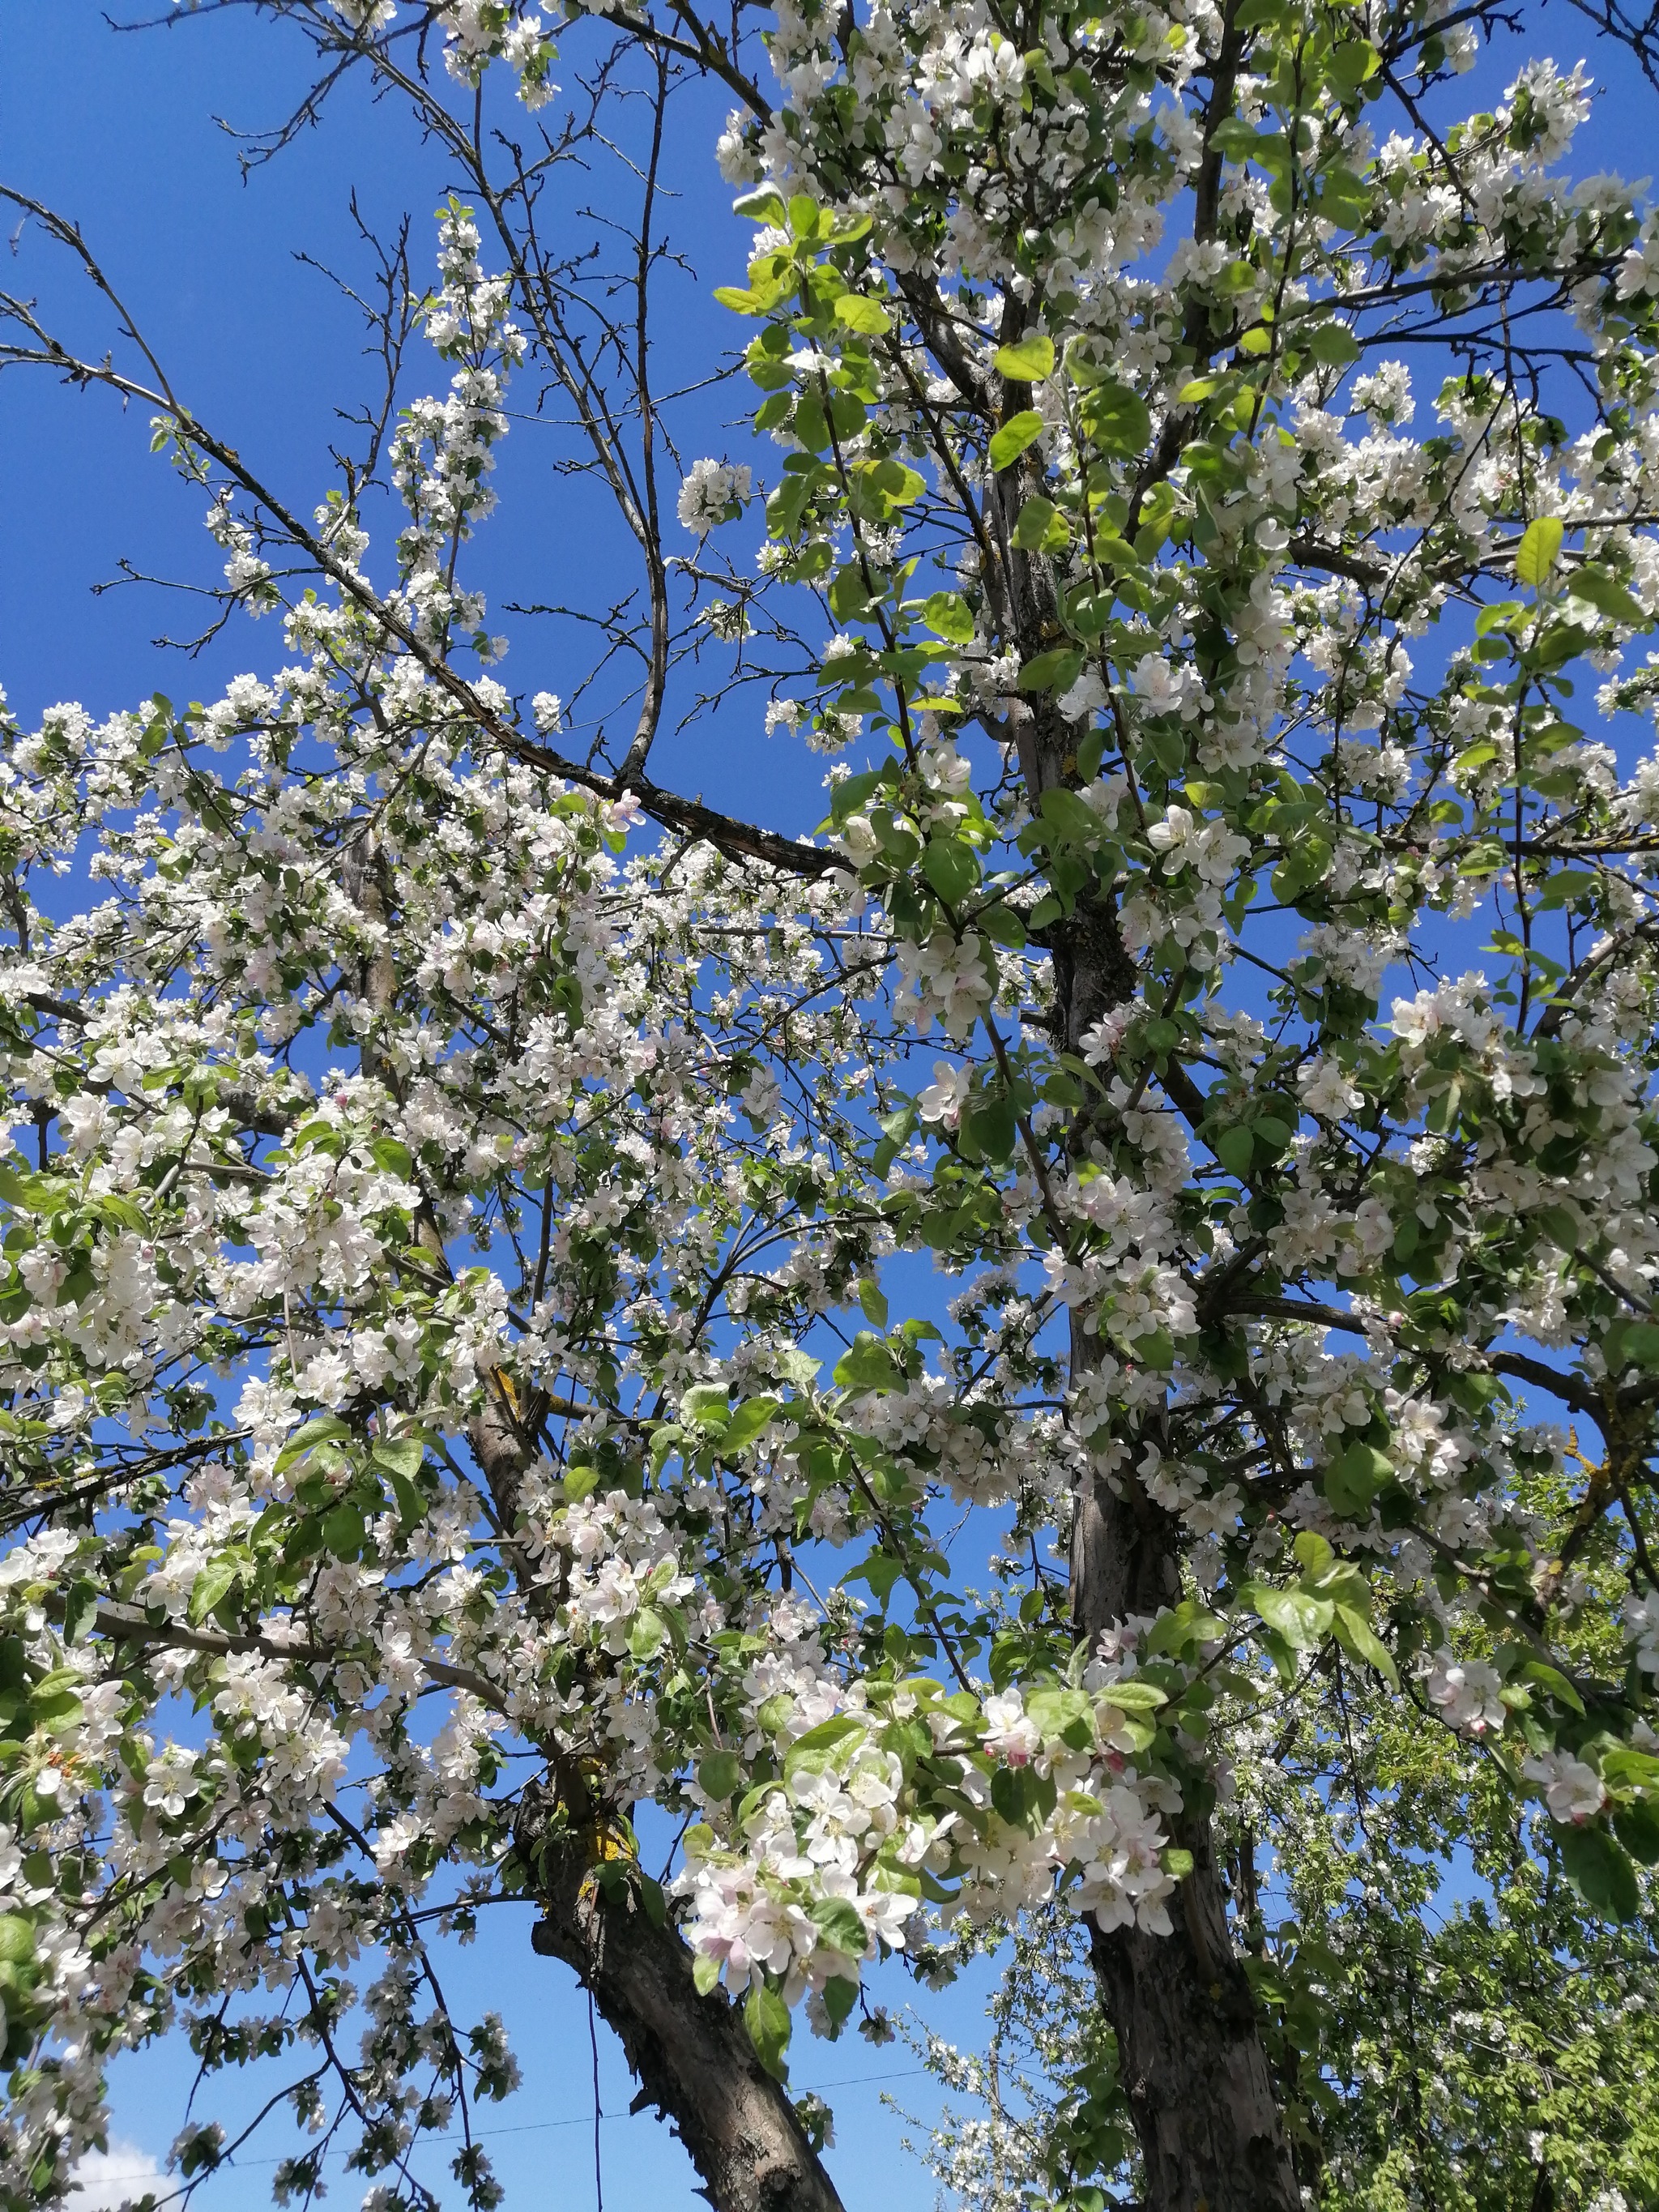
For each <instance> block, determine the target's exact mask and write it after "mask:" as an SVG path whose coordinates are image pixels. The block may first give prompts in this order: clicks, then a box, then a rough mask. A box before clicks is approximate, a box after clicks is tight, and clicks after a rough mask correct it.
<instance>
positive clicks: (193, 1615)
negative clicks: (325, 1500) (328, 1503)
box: [190, 1515, 362, 1628]
mask: <svg viewBox="0 0 1659 2212" xmlns="http://www.w3.org/2000/svg"><path fill="white" fill-rule="evenodd" d="M329 1517H330V1519H332V1518H333V1516H332V1515H331V1516H329ZM324 1526H325V1528H326V1526H327V1523H326V1522H325V1524H324ZM358 1526H359V1527H360V1528H361V1527H362V1522H359V1523H358ZM241 1573H242V1570H241V1568H240V1565H238V1563H237V1562H236V1561H235V1560H234V1559H210V1560H209V1561H208V1563H207V1565H206V1566H204V1568H203V1569H202V1571H201V1572H200V1574H198V1575H197V1577H196V1580H195V1581H194V1583H191V1592H190V1624H191V1627H192V1628H199V1627H200V1626H201V1625H202V1623H203V1622H204V1620H206V1619H207V1617H208V1615H209V1613H211V1612H212V1611H213V1609H214V1607H216V1605H218V1604H220V1603H221V1602H222V1600H223V1599H224V1598H225V1597H226V1596H227V1595H228V1594H229V1592H230V1590H231V1589H232V1587H233V1586H234V1584H235V1583H237V1582H239V1581H240V1579H241Z"/></svg>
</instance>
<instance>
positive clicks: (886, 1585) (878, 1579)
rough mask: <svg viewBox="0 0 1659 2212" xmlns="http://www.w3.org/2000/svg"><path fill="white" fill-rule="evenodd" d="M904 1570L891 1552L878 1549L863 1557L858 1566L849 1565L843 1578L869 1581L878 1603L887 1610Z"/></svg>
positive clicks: (844, 1579) (856, 1581) (850, 1580)
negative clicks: (889, 1600) (888, 1602)
mask: <svg viewBox="0 0 1659 2212" xmlns="http://www.w3.org/2000/svg"><path fill="white" fill-rule="evenodd" d="M903 1572H904V1568H903V1565H902V1562H901V1561H899V1560H897V1559H895V1558H894V1557H893V1555H892V1553H890V1552H883V1551H879V1550H878V1551H874V1552H872V1553H871V1554H870V1556H869V1558H868V1559H861V1560H860V1562H859V1564H858V1565H857V1566H855V1567H849V1568H848V1571H847V1572H846V1573H845V1574H844V1575H843V1576H842V1582H843V1583H869V1585H870V1588H871V1589H872V1592H873V1593H874V1595H875V1600H876V1603H877V1604H878V1606H880V1607H881V1608H882V1610H883V1611H884V1612H885V1611H886V1608H887V1601H888V1599H889V1598H890V1596H891V1595H892V1594H893V1585H894V1583H896V1581H897V1580H898V1578H899V1577H900V1576H901V1575H902V1573H903Z"/></svg>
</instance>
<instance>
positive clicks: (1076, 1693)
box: [1025, 1688, 1095, 1751]
mask: <svg viewBox="0 0 1659 2212" xmlns="http://www.w3.org/2000/svg"><path fill="white" fill-rule="evenodd" d="M1025 1711H1026V1715H1027V1717H1028V1718H1029V1719H1030V1723H1031V1725H1032V1726H1033V1727H1034V1728H1035V1729H1036V1730H1037V1732H1038V1733H1039V1734H1040V1735H1041V1736H1042V1740H1043V1741H1044V1742H1045V1743H1053V1742H1055V1741H1059V1742H1060V1743H1064V1744H1067V1745H1069V1746H1070V1747H1071V1748H1072V1749H1073V1751H1086V1750H1087V1749H1088V1748H1089V1747H1090V1745H1091V1744H1092V1743H1093V1741H1094V1740H1095V1706H1094V1700H1093V1699H1092V1698H1091V1697H1090V1696H1089V1694H1088V1692H1086V1691H1085V1690H1067V1689H1057V1688H1056V1689H1039V1690H1033V1691H1031V1692H1030V1694H1029V1696H1028V1697H1027V1698H1026V1700H1025Z"/></svg>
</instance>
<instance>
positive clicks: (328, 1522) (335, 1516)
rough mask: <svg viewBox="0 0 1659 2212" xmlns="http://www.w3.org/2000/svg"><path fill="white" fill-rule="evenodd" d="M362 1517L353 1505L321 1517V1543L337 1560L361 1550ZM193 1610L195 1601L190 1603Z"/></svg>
mask: <svg viewBox="0 0 1659 2212" xmlns="http://www.w3.org/2000/svg"><path fill="white" fill-rule="evenodd" d="M363 1534H364V1531H363V1516H362V1514H361V1513H360V1512H359V1511H358V1510H357V1508H356V1506H355V1505H337V1506H335V1507H334V1509H333V1510H332V1511H331V1512H329V1513H325V1515H324V1516H323V1542H324V1543H325V1545H326V1546H327V1547H328V1549H329V1550H330V1551H331V1552H332V1553H333V1554H334V1556H335V1558H336V1559H356V1557H357V1555H358V1553H360V1552H361V1551H362V1548H363ZM194 1606H195V1600H194V1598H192V1599H191V1608H192V1610H193V1609H194Z"/></svg>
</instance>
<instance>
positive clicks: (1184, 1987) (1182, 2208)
mask: <svg viewBox="0 0 1659 2212" xmlns="http://www.w3.org/2000/svg"><path fill="white" fill-rule="evenodd" d="M1054 968H1055V981H1056V985H1057V988H1058V994H1059V1006H1060V1015H1061V1018H1062V1019H1063V1021H1064V1024H1065V1031H1064V1036H1065V1044H1066V1048H1067V1049H1068V1050H1070V1051H1073V1052H1075V1051H1077V1050H1078V1049H1079V1040H1080V1039H1081V1037H1082V1035H1083V1032H1084V1030H1085V1029H1087V1028H1088V1027H1089V1026H1090V1025H1091V1024H1092V1023H1094V1022H1096V1021H1097V1020H1098V1019H1099V1018H1100V1017H1101V1015H1102V1014H1103V1013H1104V1012H1107V1011H1108V1010H1109V1008H1110V1007H1112V1006H1116V1005H1120V1004H1121V1002H1122V1001H1123V1000H1125V999H1126V998H1127V997H1128V996H1129V994H1130V993H1131V992H1132V991H1133V987H1134V982H1135V975H1134V969H1133V963H1131V962H1130V961H1129V960H1128V958H1127V955H1126V953H1125V951H1124V949H1123V945H1122V942H1121V939H1120V938H1119V935H1118V933H1117V928H1116V920H1115V915H1114V914H1113V913H1112V912H1111V910H1110V909H1109V908H1107V907H1105V906H1104V905H1103V904H1097V905H1095V906H1093V907H1087V906H1080V907H1079V912H1078V915H1077V916H1076V917H1075V919H1074V920H1073V922H1072V924H1071V925H1070V927H1068V928H1067V929H1066V932H1065V933H1064V937H1063V939H1061V940H1060V941H1059V942H1057V943H1056V944H1055V946H1054ZM1095 1357H1096V1353H1095V1346H1094V1342H1093V1340H1091V1338H1089V1337H1088V1336H1086V1335H1085V1333H1084V1331H1083V1330H1082V1328H1079V1327H1078V1326H1076V1325H1075V1324H1074V1325H1073V1334H1072V1367H1073V1373H1074V1374H1082V1373H1083V1372H1084V1371H1085V1370H1086V1369H1087V1368H1088V1367H1090V1366H1091V1365H1092V1364H1094V1360H1095ZM1115 1479H1116V1481H1117V1483H1118V1486H1119V1488H1118V1491H1117V1492H1114V1491H1113V1490H1112V1489H1111V1488H1110V1487H1109V1486H1108V1484H1107V1483H1106V1482H1105V1481H1104V1480H1103V1479H1101V1478H1099V1477H1097V1476H1095V1477H1088V1478H1085V1480H1084V1481H1083V1482H1082V1483H1081V1484H1080V1486H1079V1492H1078V1495H1077V1498H1076V1499H1075V1501H1074V1518H1073V1529H1072V1562H1071V1565H1072V1619H1073V1626H1075V1628H1076V1631H1077V1633H1078V1636H1079V1638H1080V1639H1082V1640H1086V1641H1087V1642H1089V1643H1091V1644H1092V1643H1093V1642H1094V1640H1095V1638H1097V1636H1098V1635H1099V1634H1100V1632H1101V1631H1102V1629H1103V1628H1107V1627H1109V1626H1112V1625H1113V1624H1114V1623H1115V1622H1117V1621H1120V1620H1123V1619H1124V1618H1125V1617H1126V1616H1127V1614H1130V1613H1141V1614H1148V1613H1157V1612H1158V1610H1159V1608H1160V1607H1163V1606H1166V1605H1173V1604H1176V1603H1178V1602H1179V1601H1180V1598H1181V1595H1182V1589H1181V1571H1180V1564H1179V1562H1180V1529H1179V1524H1178V1523H1177V1522H1176V1521H1175V1520H1174V1518H1173V1517H1172V1516H1170V1514H1168V1513H1166V1512H1165V1511H1164V1509H1163V1507H1162V1506H1160V1505H1159V1504H1157V1502H1156V1501H1155V1500H1154V1499H1153V1498H1150V1497H1149V1496H1148V1495H1147V1494H1146V1491H1145V1490H1144V1489H1142V1488H1141V1486H1140V1485H1139V1482H1138V1481H1137V1480H1136V1478H1135V1476H1134V1474H1133V1472H1132V1471H1130V1470H1129V1469H1127V1468H1126V1469H1124V1470H1123V1471H1121V1473H1120V1474H1118V1476H1117V1477H1116V1478H1115ZM1171 1828H1172V1832H1173V1840H1174V1841H1175V1842H1176V1844H1180V1845H1181V1846H1182V1847H1183V1848H1184V1849H1185V1850H1189V1851H1190V1852H1191V1853H1192V1855H1193V1870H1192V1872H1191V1873H1190V1874H1189V1875H1187V1876H1186V1877H1185V1878H1184V1879H1183V1880H1182V1882H1181V1884H1180V1886H1179V1888H1178V1890H1177V1892H1176V1898H1175V1899H1174V1900H1173V1909H1172V1911H1171V1914H1170V1917H1171V1919H1172V1921H1173V1922H1174V1929H1173V1932H1172V1933H1171V1934H1170V1935H1168V1936H1147V1935H1143V1934H1142V1933H1141V1932H1140V1931H1139V1929H1135V1928H1133V1927H1132V1928H1127V1929H1115V1930H1114V1932H1113V1933H1112V1934H1111V1935H1109V1936H1103V1935H1101V1934H1100V1933H1099V1932H1098V1931H1096V1933H1095V1934H1094V1936H1093V1939H1092V1954H1093V1960H1094V1968H1095V1975H1096V1978H1097V1982H1098V1984H1099V1987H1100V1993H1101V2001H1102V2002H1103V2006H1104V2008H1105V2011H1106V2015H1107V2018H1108V2019H1109V2021H1111V2023H1112V2027H1113V2029H1114V2031H1115V2033H1116V2036H1117V2044H1118V2062H1119V2067H1120V2071H1121V2079H1122V2081H1123V2086H1124V2088H1125V2090H1126V2092H1127V2096H1128V2100H1129V2109H1130V2112H1131V2113H1132V2114H1133V2119H1134V2126H1135V2133H1136V2136H1137V2137H1138V2138H1139V2143H1140V2152H1141V2156H1142V2158H1143V2160H1145V2162H1146V2212H1300V2206H1301V2202H1302V2198H1301V2192H1300V2191H1299V2190H1298V2188H1297V2181H1296V2176H1295V2172H1294V2171H1293V2169H1292V2166H1291V2156H1290V2151H1289V2148H1288V2147H1287V2144H1286V2142H1285V2130H1284V2127H1283V2124H1282V2122H1281V2120H1280V2118H1279V2108H1278V2104H1277V2101H1276V2100H1275V2098H1274V2094H1273V2082H1272V2078H1271V2076H1270V2075H1269V2072H1268V2068H1267V2053H1266V2051H1265V2050H1264V2048H1263V2045H1262V2041H1261V2033H1260V2030H1259V2027H1258V2023H1257V2020H1256V2015H1255V2002H1254V1999H1253V1997H1252V1995H1251V1991H1250V1985H1249V1980H1248V1978H1246V1976H1245V1973H1244V1970H1243V1966H1241V1965H1240V1964H1239V1961H1238V1960H1237V1957H1236V1955H1235V1954H1234V1951H1233V1946H1232V1938H1231V1932H1230V1930H1229V1929H1228V1925H1227V1909H1226V1902H1225V1898H1224V1896H1223V1893H1222V1888H1221V1882H1220V1878H1219V1876H1218V1873H1217V1870H1216V1864H1215V1853H1214V1849H1213V1846H1212V1840H1211V1833H1210V1821H1209V1817H1208V1815H1207V1814H1205V1813H1202V1812H1199V1811H1197V1810H1195V1809H1194V1808H1188V1809H1187V1810H1185V1811H1183V1812H1182V1814H1181V1815H1180V1816H1179V1817H1178V1818H1177V1819H1176V1820H1174V1821H1173V1822H1172V1823H1171Z"/></svg>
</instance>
